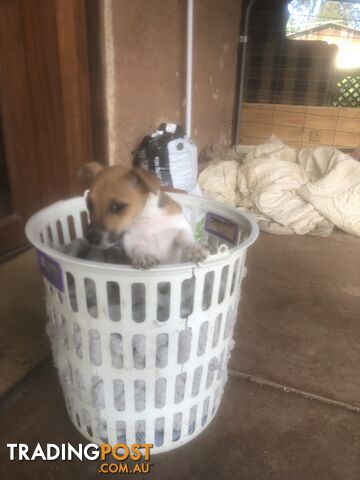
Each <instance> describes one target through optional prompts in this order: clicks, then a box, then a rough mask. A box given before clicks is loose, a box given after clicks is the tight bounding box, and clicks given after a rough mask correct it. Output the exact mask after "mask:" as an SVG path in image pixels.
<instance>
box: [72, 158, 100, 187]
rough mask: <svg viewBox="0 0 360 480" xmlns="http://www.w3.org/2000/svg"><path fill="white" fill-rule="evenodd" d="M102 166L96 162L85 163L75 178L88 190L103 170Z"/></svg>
mask: <svg viewBox="0 0 360 480" xmlns="http://www.w3.org/2000/svg"><path fill="white" fill-rule="evenodd" d="M104 168H105V167H104V165H101V164H100V163H98V162H89V163H85V165H83V166H82V167H80V168H79V170H78V171H77V178H78V179H79V180H80V182H81V183H82V185H83V186H84V188H90V187H91V185H92V184H93V182H94V180H95V178H96V176H97V175H98V174H99V173H100V172H101V171H102V170H104Z"/></svg>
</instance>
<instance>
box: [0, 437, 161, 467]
mask: <svg viewBox="0 0 360 480" xmlns="http://www.w3.org/2000/svg"><path fill="white" fill-rule="evenodd" d="M6 446H7V448H8V449H9V457H10V460H13V461H34V460H43V461H55V460H59V461H71V460H74V459H78V460H80V461H84V460H89V461H98V462H99V473H140V474H141V473H143V474H146V473H149V472H150V467H151V466H152V463H151V462H150V455H151V452H150V451H151V448H152V447H153V445H152V444H151V443H134V444H132V445H131V446H128V445H125V444H123V443H117V444H116V445H109V444H108V443H102V444H101V445H96V444H95V443H88V444H86V445H83V444H81V443H79V444H77V445H76V446H73V445H71V443H61V444H59V445H56V444H55V443H47V444H45V445H41V444H40V443H37V444H36V446H35V447H34V448H31V447H30V446H29V445H28V444H26V443H8V444H7V445H6ZM108 457H110V458H108ZM129 460H131V461H132V462H131V465H130V464H129V463H127V461H129Z"/></svg>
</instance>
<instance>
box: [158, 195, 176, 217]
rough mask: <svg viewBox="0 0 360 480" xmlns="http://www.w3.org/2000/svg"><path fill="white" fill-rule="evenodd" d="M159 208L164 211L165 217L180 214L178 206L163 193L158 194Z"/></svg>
mask: <svg viewBox="0 0 360 480" xmlns="http://www.w3.org/2000/svg"><path fill="white" fill-rule="evenodd" d="M159 207H160V208H162V209H163V210H164V212H165V213H166V215H176V214H178V213H181V212H182V208H181V207H180V205H179V204H178V203H177V202H175V200H173V199H172V198H170V197H169V196H168V195H166V193H164V192H160V197H159Z"/></svg>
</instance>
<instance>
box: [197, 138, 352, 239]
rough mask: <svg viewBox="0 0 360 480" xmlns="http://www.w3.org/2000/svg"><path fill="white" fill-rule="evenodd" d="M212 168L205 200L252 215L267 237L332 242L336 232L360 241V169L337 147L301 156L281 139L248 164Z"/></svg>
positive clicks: (203, 181)
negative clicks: (296, 236)
mask: <svg viewBox="0 0 360 480" xmlns="http://www.w3.org/2000/svg"><path fill="white" fill-rule="evenodd" d="M227 158H229V156H228V155H227V157H226V159H225V160H222V161H219V159H218V160H217V161H216V160H214V159H212V162H211V163H210V164H208V166H207V167H206V168H204V169H203V170H202V172H201V173H200V175H199V179H198V181H199V184H200V187H201V189H202V191H203V193H204V195H205V197H208V198H213V199H215V200H220V201H222V202H225V203H228V204H229V205H232V206H234V207H239V208H241V209H243V210H246V211H248V212H250V213H252V214H253V215H254V216H255V217H256V219H257V220H258V222H259V226H260V228H261V229H262V230H263V231H267V232H270V233H278V234H289V233H297V234H299V235H304V234H310V235H319V236H328V235H330V234H331V232H332V230H333V228H334V226H337V227H338V228H340V229H342V230H344V231H345V232H348V233H351V234H353V235H359V236H360V163H359V162H357V161H356V160H355V159H353V158H351V157H350V156H349V155H347V154H344V153H342V152H340V151H339V150H336V149H335V148H333V147H319V148H306V149H303V150H301V151H300V152H297V151H296V150H295V149H293V148H291V147H289V146H287V145H285V144H284V143H283V142H281V141H280V140H279V139H277V138H276V137H275V136H272V137H270V139H269V140H268V141H267V142H266V143H265V144H262V145H258V146H256V147H254V148H253V149H252V150H251V151H250V152H249V153H248V154H247V155H246V156H245V158H244V160H243V161H242V163H240V162H239V161H237V160H233V159H231V160H228V159H227Z"/></svg>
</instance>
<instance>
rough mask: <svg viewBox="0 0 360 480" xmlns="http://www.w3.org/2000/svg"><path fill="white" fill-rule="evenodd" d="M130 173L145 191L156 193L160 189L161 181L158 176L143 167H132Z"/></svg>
mask: <svg viewBox="0 0 360 480" xmlns="http://www.w3.org/2000/svg"><path fill="white" fill-rule="evenodd" d="M130 175H131V178H132V180H134V181H135V182H136V183H137V184H138V185H139V186H140V187H141V189H142V190H143V191H144V192H145V193H149V192H152V193H156V192H157V191H158V190H159V189H160V185H161V183H160V180H159V179H158V177H157V176H156V175H153V174H152V173H150V172H148V171H147V170H145V169H144V168H140V167H139V168H133V169H132V170H131V172H130Z"/></svg>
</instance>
